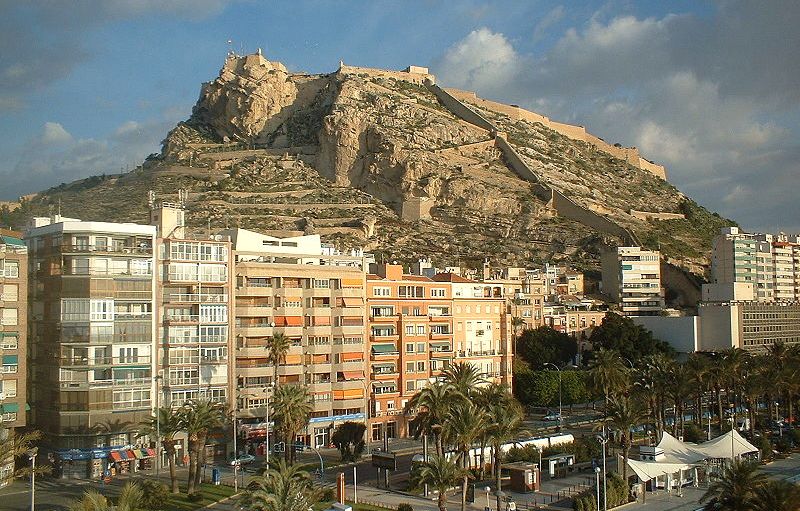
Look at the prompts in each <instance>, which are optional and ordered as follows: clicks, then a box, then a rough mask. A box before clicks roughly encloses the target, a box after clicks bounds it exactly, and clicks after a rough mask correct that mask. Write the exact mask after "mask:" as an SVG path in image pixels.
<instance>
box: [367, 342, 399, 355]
mask: <svg viewBox="0 0 800 511" xmlns="http://www.w3.org/2000/svg"><path fill="white" fill-rule="evenodd" d="M372 352H373V353H395V352H397V346H395V345H394V344H391V343H387V344H373V345H372Z"/></svg>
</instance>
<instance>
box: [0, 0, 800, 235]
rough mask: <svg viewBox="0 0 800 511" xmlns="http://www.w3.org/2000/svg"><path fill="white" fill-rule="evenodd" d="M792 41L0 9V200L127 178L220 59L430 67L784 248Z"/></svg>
mask: <svg viewBox="0 0 800 511" xmlns="http://www.w3.org/2000/svg"><path fill="white" fill-rule="evenodd" d="M798 26H800V2H797V1H795V0H770V1H768V2H761V1H755V0H754V1H744V0H719V1H711V0H708V1H704V0H691V1H690V0H685V1H682V0H674V1H670V2H663V1H659V0H653V1H646V0H637V1H634V0H627V1H625V0H609V1H570V2H568V3H562V2H555V1H545V0H530V1H524V0H520V1H515V2H511V1H493V2H485V1H479V0H466V1H456V0H446V1H445V0H441V1H438V0H420V1H405V2H396V1H382V0H373V1H363V2H358V1H346V2H345V1H335V0H330V1H322V0H319V1H300V0H293V1H285V2H284V1H269V2H267V1H263V2H262V1H256V0H238V1H237V0H130V1H129V0H71V1H69V2H63V1H59V0H41V1H37V0H28V1H26V2H19V1H17V0H0V200H9V199H15V198H16V197H18V196H20V195H22V194H27V193H32V192H36V191H40V190H42V189H45V188H48V187H50V186H55V185H58V184H60V183H62V182H69V181H72V180H74V179H78V178H81V177H86V176H90V175H95V174H103V173H106V174H110V173H117V172H120V171H121V170H122V171H124V170H126V169H130V168H133V167H134V166H136V165H137V164H139V163H141V161H142V160H143V159H144V158H145V157H146V156H147V155H148V154H150V153H154V152H158V151H160V142H161V140H162V139H163V138H164V137H165V135H166V133H167V132H168V131H169V129H170V128H172V127H173V126H174V125H175V124H176V123H177V122H179V121H181V120H183V119H186V118H187V117H188V116H189V115H190V113H191V108H192V106H193V104H194V103H195V101H196V100H197V97H198V94H199V90H200V84H201V83H202V82H204V81H210V80H212V79H214V78H215V77H216V76H217V74H218V72H219V69H220V67H221V66H222V64H223V61H224V58H225V54H226V53H227V51H228V50H229V49H230V48H231V47H232V48H233V49H234V50H235V51H237V52H239V53H252V52H255V51H256V49H257V48H262V50H263V52H264V54H265V56H266V57H267V58H268V59H270V60H278V61H281V62H283V63H284V64H286V66H287V67H288V68H289V69H290V70H293V71H308V72H315V73H317V72H331V71H334V70H335V69H336V68H337V66H338V62H339V60H340V59H341V60H343V61H344V62H345V63H347V64H352V65H359V66H367V67H379V68H386V69H402V68H405V67H406V66H408V65H409V64H413V65H421V66H428V67H429V68H430V69H431V72H432V73H434V74H435V75H436V76H437V83H439V84H441V85H444V86H448V87H458V88H462V89H468V90H474V91H476V92H477V93H478V95H480V96H482V97H486V98H489V99H494V100H497V101H501V102H504V103H513V104H518V105H520V106H523V107H525V108H528V109H530V110H533V111H535V112H539V113H542V114H545V115H547V116H549V117H550V118H551V119H554V120H557V121H561V122H569V123H572V124H580V125H584V126H586V127H587V129H588V131H589V132H591V133H593V134H595V135H597V136H600V137H602V138H603V139H605V140H607V141H609V142H618V143H621V144H623V145H626V146H636V147H638V148H639V149H640V151H641V153H642V154H643V155H644V156H645V157H646V158H648V159H650V160H653V161H655V162H658V163H661V164H663V165H665V166H666V167H667V173H668V177H669V181H670V182H671V183H673V184H674V185H675V186H677V187H678V188H679V189H680V190H682V191H683V192H685V193H686V194H687V195H689V196H690V197H692V198H694V199H695V200H697V201H698V202H700V203H701V204H703V205H704V206H706V207H708V208H709V209H711V210H713V211H718V212H719V213H720V214H722V215H723V216H726V217H729V218H733V219H734V220H736V221H738V222H739V223H740V225H742V227H744V228H745V229H747V230H752V231H769V232H778V231H785V232H793V233H795V232H800V200H797V195H798V191H799V190H800V137H798V135H800V30H798V29H797V27H798ZM228 41H232V43H231V44H230V45H229V43H228Z"/></svg>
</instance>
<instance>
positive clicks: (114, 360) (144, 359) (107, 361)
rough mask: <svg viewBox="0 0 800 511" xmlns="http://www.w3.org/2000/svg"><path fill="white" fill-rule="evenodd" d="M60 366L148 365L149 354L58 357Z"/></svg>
mask: <svg viewBox="0 0 800 511" xmlns="http://www.w3.org/2000/svg"><path fill="white" fill-rule="evenodd" d="M60 361H61V366H76V367H89V366H106V365H108V366H110V365H120V364H121V365H125V366H142V367H149V366H150V357H149V356H138V357H136V358H133V357H94V358H62V359H60Z"/></svg>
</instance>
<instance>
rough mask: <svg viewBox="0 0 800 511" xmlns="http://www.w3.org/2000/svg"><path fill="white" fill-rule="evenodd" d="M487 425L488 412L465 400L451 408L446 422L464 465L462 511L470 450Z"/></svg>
mask: <svg viewBox="0 0 800 511" xmlns="http://www.w3.org/2000/svg"><path fill="white" fill-rule="evenodd" d="M486 426H487V416H486V413H485V412H484V411H483V410H481V409H480V408H478V407H477V406H476V405H475V404H474V403H473V402H471V401H463V402H460V403H458V404H457V405H455V406H453V407H451V408H450V413H449V414H448V415H447V421H446V422H445V423H444V435H445V437H446V438H447V439H448V440H450V441H452V443H453V444H454V445H455V446H456V450H457V451H458V452H459V459H460V460H461V463H462V465H463V467H464V473H463V479H462V483H461V511H465V510H466V509H467V485H468V484H469V478H470V473H469V470H468V469H469V466H470V459H469V451H470V449H471V448H472V446H473V444H474V443H475V442H476V441H477V440H478V439H479V438H480V437H481V435H482V434H483V432H484V430H485V429H486Z"/></svg>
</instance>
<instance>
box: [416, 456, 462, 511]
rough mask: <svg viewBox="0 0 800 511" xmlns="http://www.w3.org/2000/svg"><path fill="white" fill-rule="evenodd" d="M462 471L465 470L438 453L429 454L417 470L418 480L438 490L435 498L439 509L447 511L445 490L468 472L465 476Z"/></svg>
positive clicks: (458, 481)
mask: <svg viewBox="0 0 800 511" xmlns="http://www.w3.org/2000/svg"><path fill="white" fill-rule="evenodd" d="M464 472H466V471H465V470H464V469H463V468H461V467H459V466H458V465H457V464H456V463H455V462H454V461H451V460H448V459H447V458H445V457H444V456H439V455H438V454H436V455H434V456H431V458H430V459H429V460H428V461H427V462H426V463H423V464H422V468H421V469H420V472H419V475H420V482H421V483H422V484H427V485H429V486H431V487H432V488H434V489H436V491H437V492H439V496H438V499H437V500H436V504H437V506H438V507H439V511H447V492H449V491H450V489H451V488H453V487H454V486H457V485H458V484H459V483H460V482H461V479H462V478H463V477H468V476H469V474H467V475H466V476H465V475H464Z"/></svg>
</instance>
